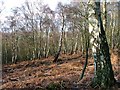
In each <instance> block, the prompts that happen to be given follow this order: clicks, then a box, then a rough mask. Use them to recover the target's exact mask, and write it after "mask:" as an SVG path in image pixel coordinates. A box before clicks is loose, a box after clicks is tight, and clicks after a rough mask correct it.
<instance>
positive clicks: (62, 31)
mask: <svg viewBox="0 0 120 90" xmlns="http://www.w3.org/2000/svg"><path fill="white" fill-rule="evenodd" d="M63 33H64V15H63V13H62V30H61V35H60V40H59V47H58V52H57V54H56V55H55V59H54V60H53V62H57V61H58V57H59V55H60V52H61V49H62V40H63Z"/></svg>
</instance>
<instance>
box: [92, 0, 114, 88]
mask: <svg viewBox="0 0 120 90" xmlns="http://www.w3.org/2000/svg"><path fill="white" fill-rule="evenodd" d="M95 16H96V19H97V28H96V30H97V29H98V31H99V34H98V42H97V45H96V48H95V49H96V50H95V52H94V63H95V76H94V79H93V84H92V85H93V86H94V87H96V86H98V87H102V88H110V87H111V86H112V85H114V84H115V79H114V73H113V70H112V65H111V61H110V53H109V46H108V43H107V39H106V35H105V31H104V28H103V22H102V18H101V10H100V0H96V2H95Z"/></svg>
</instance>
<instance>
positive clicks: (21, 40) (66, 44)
mask: <svg viewBox="0 0 120 90" xmlns="http://www.w3.org/2000/svg"><path fill="white" fill-rule="evenodd" d="M118 6H119V5H118V3H117V2H116V3H109V2H108V3H107V4H106V7H105V12H104V13H102V14H101V15H102V18H103V20H104V21H105V22H107V24H105V26H106V28H105V32H106V36H107V40H108V44H109V46H110V48H111V49H116V48H120V30H119V29H118V26H119V25H118V21H119V19H118V18H119V15H118V10H117V9H118ZM111 7H112V8H111ZM89 8H94V7H93V5H90V4H88V5H87V6H86V3H85V2H80V3H78V2H77V3H76V2H74V3H73V2H71V3H70V4H65V5H63V4H62V3H58V6H57V8H56V10H55V11H53V10H51V9H50V8H49V6H48V5H43V4H42V3H41V2H38V1H36V2H34V3H30V2H25V3H24V4H23V5H22V6H21V7H16V8H14V9H12V13H13V14H12V15H11V16H7V17H6V20H5V21H4V22H2V23H1V24H2V26H1V30H2V31H1V33H2V62H3V63H4V64H7V63H16V62H18V61H24V60H34V59H40V58H43V57H45V58H47V57H48V56H51V55H52V56H55V55H58V56H59V55H60V54H61V53H63V54H75V53H79V52H82V53H83V54H84V52H85V51H86V45H87V44H86V42H89V41H88V40H90V38H91V37H92V35H90V34H88V31H89V30H88V29H89V24H88V23H89V20H88V18H89V17H91V16H89V15H88V10H89ZM102 11H104V10H102ZM105 16H106V17H107V18H106V17H105ZM88 36H89V37H88ZM88 38H89V39H88ZM89 46H90V48H89V50H90V49H91V48H92V44H90V45H89Z"/></svg>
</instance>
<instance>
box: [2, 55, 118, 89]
mask: <svg viewBox="0 0 120 90" xmlns="http://www.w3.org/2000/svg"><path fill="white" fill-rule="evenodd" d="M53 59H54V58H53V57H49V58H43V59H40V60H32V61H23V62H19V63H17V64H9V65H3V68H2V69H3V72H2V74H3V83H2V88H3V90H4V89H5V88H9V89H8V90H10V89H11V90H94V89H93V88H91V87H90V83H91V80H92V78H93V76H94V65H93V59H92V58H89V63H88V66H87V69H86V71H85V75H84V77H83V79H82V80H81V81H79V77H80V74H81V71H82V69H83V66H84V62H85V56H82V54H74V55H61V56H60V57H59V62H58V63H53V62H52V61H53ZM111 59H112V65H113V70H114V74H115V78H116V79H117V80H120V69H119V68H120V66H118V61H119V60H120V58H119V57H118V55H116V54H111ZM55 88H56V89H55Z"/></svg>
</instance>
